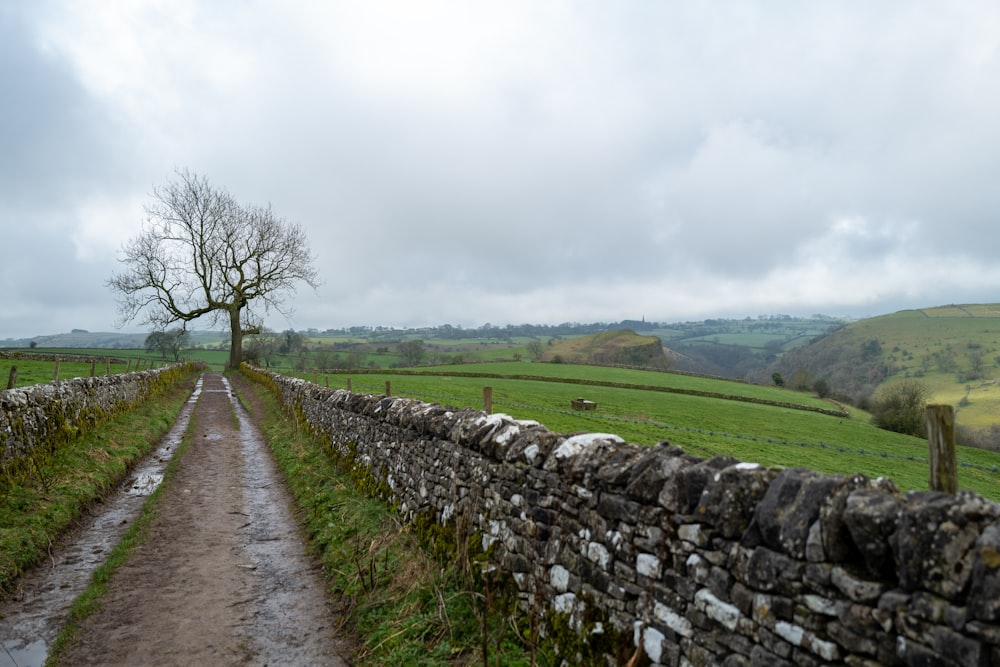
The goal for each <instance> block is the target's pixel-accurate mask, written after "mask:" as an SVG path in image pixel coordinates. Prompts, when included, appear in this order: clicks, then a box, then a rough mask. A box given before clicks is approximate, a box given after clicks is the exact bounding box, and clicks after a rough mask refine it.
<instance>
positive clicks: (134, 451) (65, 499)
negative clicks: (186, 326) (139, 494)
mask: <svg viewBox="0 0 1000 667" xmlns="http://www.w3.org/2000/svg"><path fill="white" fill-rule="evenodd" d="M197 376H198V374H197V373H190V374H188V375H186V376H184V377H183V378H182V379H180V380H178V381H177V382H175V383H173V384H171V385H170V386H168V387H167V388H166V389H164V390H163V391H162V393H158V394H156V395H155V396H153V397H152V398H150V399H149V400H146V401H144V402H143V403H142V404H141V405H139V406H137V407H136V408H135V409H134V410H132V411H130V412H128V413H126V414H124V415H122V416H120V417H117V418H115V419H113V420H110V421H107V422H105V423H103V424H101V425H99V426H97V427H96V428H94V429H93V430H91V431H89V432H88V433H86V434H85V435H83V436H81V437H80V438H77V439H76V440H74V441H72V442H70V443H68V444H66V445H65V446H62V447H60V448H59V449H58V450H57V451H56V452H54V453H53V454H52V455H51V456H49V457H46V460H45V461H44V462H42V463H41V464H40V465H39V467H38V468H37V470H36V471H35V473H34V474H32V475H30V476H20V475H19V476H14V475H9V476H6V477H0V594H7V593H9V592H10V589H11V587H12V585H13V582H14V580H15V579H16V578H17V576H18V575H19V574H20V573H21V572H23V571H24V570H25V568H27V567H30V566H31V565H33V564H35V563H37V562H39V561H40V560H41V559H42V558H44V557H45V555H46V554H47V553H48V552H49V550H50V549H51V548H52V546H53V544H54V543H55V542H56V541H57V540H58V538H59V536H60V535H62V534H63V533H64V532H65V531H66V530H67V529H68V528H69V527H70V526H72V524H73V522H74V521H76V520H77V518H78V517H79V516H80V514H81V513H82V512H83V511H84V510H85V509H86V508H87V507H88V506H89V505H90V504H91V503H93V502H95V501H97V500H98V499H100V498H101V497H103V496H104V495H106V494H107V493H109V492H110V491H111V490H112V489H114V488H115V486H116V485H117V484H118V483H119V482H121V480H122V479H124V477H125V476H126V475H127V474H128V472H129V470H131V468H132V467H133V466H134V465H135V463H136V462H138V461H139V460H140V459H141V458H142V457H143V456H145V455H146V454H147V453H148V452H149V451H151V450H152V448H153V447H154V446H155V445H156V443H157V442H158V441H159V440H160V438H162V437H163V436H164V435H165V434H166V433H167V431H168V430H169V429H170V426H171V424H173V422H174V420H175V419H176V418H177V415H178V414H179V413H180V411H181V408H182V407H183V406H184V402H185V401H186V400H187V398H188V396H189V395H190V394H191V390H192V389H193V387H194V383H195V381H196V380H197Z"/></svg>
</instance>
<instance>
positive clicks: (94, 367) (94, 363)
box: [90, 359, 97, 377]
mask: <svg viewBox="0 0 1000 667" xmlns="http://www.w3.org/2000/svg"><path fill="white" fill-rule="evenodd" d="M95 375H97V359H91V360H90V377H94V376H95Z"/></svg>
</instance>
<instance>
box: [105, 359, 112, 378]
mask: <svg viewBox="0 0 1000 667" xmlns="http://www.w3.org/2000/svg"><path fill="white" fill-rule="evenodd" d="M104 374H105V375H111V357H104Z"/></svg>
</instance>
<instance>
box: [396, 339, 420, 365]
mask: <svg viewBox="0 0 1000 667" xmlns="http://www.w3.org/2000/svg"><path fill="white" fill-rule="evenodd" d="M396 351H397V352H398V353H399V356H401V357H402V358H403V365H404V366H419V365H420V364H422V363H423V362H424V358H425V357H426V356H427V351H426V349H425V348H424V341H422V340H408V341H404V342H402V343H400V344H399V345H397V346H396Z"/></svg>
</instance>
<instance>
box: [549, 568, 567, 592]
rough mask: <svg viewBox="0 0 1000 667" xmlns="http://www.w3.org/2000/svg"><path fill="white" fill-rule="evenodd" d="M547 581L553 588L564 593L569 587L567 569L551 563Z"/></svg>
mask: <svg viewBox="0 0 1000 667" xmlns="http://www.w3.org/2000/svg"><path fill="white" fill-rule="evenodd" d="M549 583H550V584H551V585H552V588H554V589H555V590H557V591H559V592H560V593H565V592H566V591H567V590H568V589H569V570H567V569H566V568H564V567H563V566H562V565H553V566H552V569H551V570H549Z"/></svg>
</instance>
